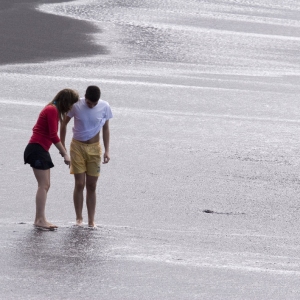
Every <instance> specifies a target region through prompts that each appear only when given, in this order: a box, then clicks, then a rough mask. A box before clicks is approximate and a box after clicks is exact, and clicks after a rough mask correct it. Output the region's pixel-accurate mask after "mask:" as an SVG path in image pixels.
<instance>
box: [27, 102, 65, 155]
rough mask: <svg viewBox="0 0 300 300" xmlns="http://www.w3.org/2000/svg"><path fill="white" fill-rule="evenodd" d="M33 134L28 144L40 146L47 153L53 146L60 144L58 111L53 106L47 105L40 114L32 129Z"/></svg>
mask: <svg viewBox="0 0 300 300" xmlns="http://www.w3.org/2000/svg"><path fill="white" fill-rule="evenodd" d="M32 131H33V134H32V136H31V139H30V141H29V144H33V143H37V144H40V145H41V146H42V147H43V148H44V149H45V150H46V151H48V150H49V149H50V147H51V145H52V143H53V144H56V143H58V142H60V139H59V137H58V135H57V131H58V110H57V108H56V107H55V106H53V105H47V106H46V107H45V108H44V109H43V110H42V111H41V113H40V115H39V118H38V120H37V121H36V124H35V125H34V127H33V128H32Z"/></svg>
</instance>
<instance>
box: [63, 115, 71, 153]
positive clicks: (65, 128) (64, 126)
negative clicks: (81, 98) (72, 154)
mask: <svg viewBox="0 0 300 300" xmlns="http://www.w3.org/2000/svg"><path fill="white" fill-rule="evenodd" d="M70 120H71V118H70V117H68V116H67V115H65V116H64V118H63V120H62V121H61V124H60V141H61V143H62V145H63V146H64V148H66V146H65V142H66V134H67V125H68V123H69V122H70Z"/></svg>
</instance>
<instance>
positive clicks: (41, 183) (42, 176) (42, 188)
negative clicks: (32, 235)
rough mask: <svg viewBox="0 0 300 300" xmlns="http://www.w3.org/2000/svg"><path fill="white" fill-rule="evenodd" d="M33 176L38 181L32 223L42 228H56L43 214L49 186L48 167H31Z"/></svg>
mask: <svg viewBox="0 0 300 300" xmlns="http://www.w3.org/2000/svg"><path fill="white" fill-rule="evenodd" d="M32 170H33V173H34V176H35V178H36V180H37V182H38V189H37V192H36V198H35V201H36V214H35V221H34V225H35V226H38V227H43V228H48V229H51V228H56V227H57V226H56V225H53V224H51V223H49V222H48V221H47V220H46V216H45V207H46V200H47V193H48V190H49V188H50V169H48V170H39V169H35V168H32Z"/></svg>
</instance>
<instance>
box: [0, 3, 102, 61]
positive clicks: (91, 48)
mask: <svg viewBox="0 0 300 300" xmlns="http://www.w3.org/2000/svg"><path fill="white" fill-rule="evenodd" d="M67 1H70V0H67ZM67 1H64V2H67ZM58 2H62V1H55V0H50V1H48V0H47V1H39V0H30V1H22V0H1V2H0V39H1V43H0V64H11V63H21V62H37V61H45V60H52V59H59V58H62V59H63V58H72V57H78V56H85V55H88V56H90V55H94V54H105V53H107V51H106V50H105V48H104V47H102V46H99V45H96V44H94V43H93V40H92V39H91V37H90V36H89V35H88V34H90V33H94V32H97V31H98V30H99V29H97V28H96V27H95V26H93V25H92V24H90V23H88V22H85V21H80V20H74V19H71V18H66V17H61V16H55V15H50V14H45V13H42V12H39V11H37V10H35V7H36V6H37V5H39V4H42V3H58Z"/></svg>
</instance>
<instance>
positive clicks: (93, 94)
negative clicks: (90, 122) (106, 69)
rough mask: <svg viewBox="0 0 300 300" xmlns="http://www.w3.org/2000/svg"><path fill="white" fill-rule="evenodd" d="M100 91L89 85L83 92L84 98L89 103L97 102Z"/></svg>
mask: <svg viewBox="0 0 300 300" xmlns="http://www.w3.org/2000/svg"><path fill="white" fill-rule="evenodd" d="M100 96H101V91H100V89H99V87H97V86H96V85H90V86H88V87H87V89H86V92H85V98H87V99H89V100H90V101H91V102H97V101H98V100H99V99H100Z"/></svg>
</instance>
